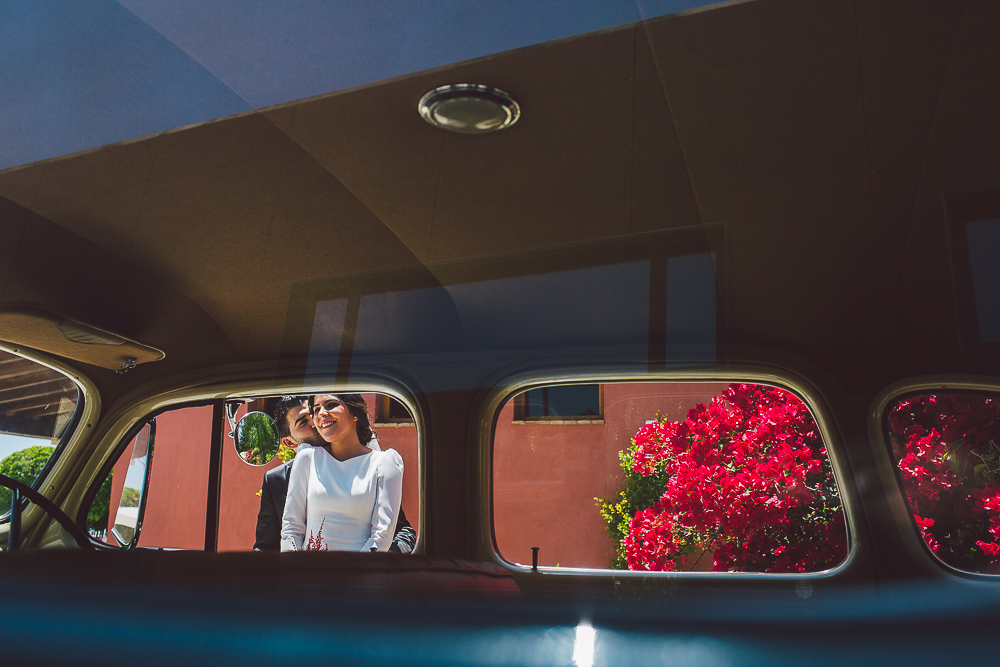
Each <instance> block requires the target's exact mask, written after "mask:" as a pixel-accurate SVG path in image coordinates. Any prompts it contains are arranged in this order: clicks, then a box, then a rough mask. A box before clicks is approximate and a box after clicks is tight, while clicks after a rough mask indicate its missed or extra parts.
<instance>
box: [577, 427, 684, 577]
mask: <svg viewBox="0 0 1000 667" xmlns="http://www.w3.org/2000/svg"><path fill="white" fill-rule="evenodd" d="M657 419H659V416H657ZM637 449H638V446H637V445H636V444H635V440H633V441H632V446H631V447H629V448H627V449H624V450H622V451H620V452H618V460H619V462H620V463H621V467H622V470H623V471H624V472H625V488H624V489H622V490H621V491H619V492H618V495H617V496H614V497H612V498H594V500H596V501H597V505H598V507H599V508H600V509H599V511H600V513H601V518H602V519H604V522H605V523H606V524H607V531H608V536H609V537H610V538H611V540H612V541H613V542H614V543H615V557H614V559H613V560H612V561H611V563H610V567H611V568H612V569H615V570H627V569H628V565H627V564H626V563H625V547H624V546H623V544H622V541H623V540H624V539H625V537H626V536H627V535H628V532H629V524H630V523H631V521H632V517H634V516H635V514H636V512H639V511H640V510H644V509H648V508H650V507H652V506H653V505H655V504H656V502H657V501H658V500H659V499H660V497H661V496H663V492H664V491H665V490H666V486H667V478H666V475H663V474H656V475H650V476H649V477H643V476H642V474H640V473H637V472H636V471H635V470H633V469H632V461H633V458H634V456H635V452H636V450H637Z"/></svg>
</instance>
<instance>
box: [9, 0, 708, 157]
mask: <svg viewBox="0 0 1000 667" xmlns="http://www.w3.org/2000/svg"><path fill="white" fill-rule="evenodd" d="M709 4H713V3H711V2H707V1H706V0H591V1H589V2H588V1H583V0H549V1H543V0H507V1H506V2H499V1H497V0H434V1H431V0H412V1H404V0H365V1H364V2H361V1H356V2H347V1H344V0H282V1H281V2H278V1H277V0H243V1H242V2H231V1H230V0H119V1H117V2H116V1H114V0H88V1H87V2H66V1H65V0H30V1H29V0H0V91H2V92H0V128H3V130H2V131H0V169H3V168H8V167H13V166H16V165H21V164H25V163H29V162H34V161H37V160H42V159H46V158H50V157H54V156H58V155H64V154H67V153H72V152H76V151H80V150H85V149H89V148H94V147H97V146H102V145H105V144H109V143H114V142H118V141H123V140H126V139H132V138H135V137H140V136H145V135H147V134H152V133H155V132H160V131H164V130H169V129H174V128H177V127H183V126H186V125H191V124H195V123H200V122H204V121H207V120H211V119H214V118H219V117H222V116H228V115H232V114H235V113H240V112H245V111H249V110H251V109H257V108H261V107H266V106H271V105H274V104H279V103H283V102H288V101H291V100H296V99H301V98H305V97H311V96H314V95H319V94H323V93H328V92H333V91H337V90H343V89H345V88H350V87H353V86H358V85H361V84H365V83H370V82H373V81H380V80H382V79H386V78H389V77H393V76H399V75H402V74H408V73H411V72H417V71H421V70H424V69H428V68H431V67H438V66H441V65H447V64H450V63H455V62H459V61H462V60H468V59H470V58H476V57H480V56H484V55H489V54H493V53H499V52H502V51H507V50H510V49H515V48H519V47H522V46H528V45H531V44H537V43H541V42H546V41H550V40H553V39H559V38H562V37H568V36H572V35H577V34H581V33H585V32H591V31H594V30H600V29H603V28H609V27H612V26H616V25H622V24H626V23H631V22H633V21H638V20H641V19H644V18H652V17H656V16H662V15H665V14H672V13H676V12H679V11H685V10H690V9H696V8H699V7H702V6H707V5H709Z"/></svg>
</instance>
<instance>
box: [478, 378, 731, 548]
mask: <svg viewBox="0 0 1000 667" xmlns="http://www.w3.org/2000/svg"><path fill="white" fill-rule="evenodd" d="M727 386H728V385H727V384H725V383H722V384H719V383H713V384H706V383H672V384H664V383H656V384H653V383H641V384H640V383H632V384H617V385H613V384H609V385H605V386H604V419H603V420H602V421H598V422H591V423H576V424H565V423H563V424H560V423H553V422H546V421H535V422H515V421H514V409H513V401H511V402H509V403H508V404H507V405H506V406H505V407H504V408H503V410H502V412H501V413H500V418H499V420H498V422H497V430H496V437H495V438H494V452H493V517H494V531H495V539H496V544H497V548H498V550H499V552H500V554H501V555H502V556H503V557H504V558H506V559H507V560H509V561H511V562H515V563H522V564H526V565H527V564H530V563H531V547H533V546H537V547H539V554H538V563H539V565H548V566H555V565H559V566H562V567H607V565H608V563H609V562H610V561H611V558H612V556H613V555H614V545H613V544H612V542H611V540H610V538H608V537H607V534H606V532H605V528H604V521H603V520H602V519H601V517H600V514H598V510H597V503H596V501H595V500H594V499H595V497H609V496H612V495H615V494H617V493H618V491H619V490H620V488H621V483H622V479H623V475H622V471H621V466H620V465H619V461H618V452H619V451H621V450H622V449H625V448H626V447H628V446H630V444H631V440H632V437H633V436H634V435H635V433H636V431H638V430H639V428H640V427H642V425H643V424H644V423H645V422H646V420H648V419H653V418H654V417H655V416H656V414H657V413H660V414H661V415H664V416H665V417H667V418H668V419H683V418H684V417H685V416H686V415H687V412H688V410H690V409H691V408H693V407H694V406H695V405H697V404H698V403H704V402H706V401H708V400H711V398H712V396H714V395H716V394H719V393H721V392H723V391H725V389H726V387H727Z"/></svg>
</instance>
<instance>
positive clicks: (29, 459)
mask: <svg viewBox="0 0 1000 667" xmlns="http://www.w3.org/2000/svg"><path fill="white" fill-rule="evenodd" d="M81 403H82V394H81V392H80V389H79V388H78V387H77V385H76V383H74V382H73V380H71V379H70V378H69V377H67V376H66V375H64V374H63V373H60V372H59V371H57V370H54V369H53V368H50V367H49V366H45V365H43V364H41V363H39V362H37V361H34V360H32V359H27V358H25V357H22V356H19V355H16V354H13V353H12V352H7V351H4V350H0V474H3V475H7V476H8V477H11V478H13V479H15V480H17V481H19V482H23V483H25V484H30V485H32V486H34V483H35V481H36V479H37V478H38V476H39V474H40V473H42V472H43V471H44V470H45V468H46V467H47V465H48V463H49V459H50V458H51V457H52V454H53V453H54V452H55V451H56V449H57V448H58V446H59V444H60V443H61V442H62V441H63V440H64V439H65V438H66V436H68V435H69V432H70V429H69V426H70V424H71V423H72V422H73V418H74V416H75V415H76V414H77V411H78V408H79V407H80V406H81ZM10 502H11V492H10V489H7V488H3V487H0V514H5V513H7V512H9V511H10Z"/></svg>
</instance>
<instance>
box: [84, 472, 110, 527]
mask: <svg viewBox="0 0 1000 667" xmlns="http://www.w3.org/2000/svg"><path fill="white" fill-rule="evenodd" d="M112 476H114V471H113V470H112V471H111V472H109V473H108V476H107V478H106V479H105V480H104V483H103V484H101V488H100V489H98V491H97V495H96V496H94V502H93V503H91V504H90V509H89V510H87V529H88V530H89V531H90V532H91V533H93V534H95V535H103V534H105V533H106V532H107V530H108V513H109V512H110V511H111V478H112Z"/></svg>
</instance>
